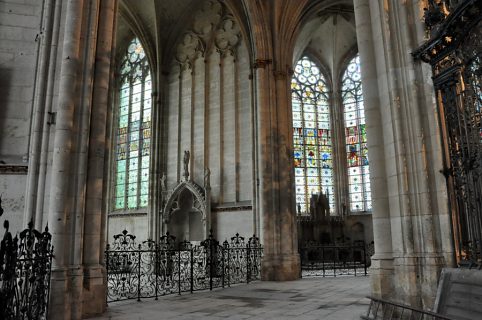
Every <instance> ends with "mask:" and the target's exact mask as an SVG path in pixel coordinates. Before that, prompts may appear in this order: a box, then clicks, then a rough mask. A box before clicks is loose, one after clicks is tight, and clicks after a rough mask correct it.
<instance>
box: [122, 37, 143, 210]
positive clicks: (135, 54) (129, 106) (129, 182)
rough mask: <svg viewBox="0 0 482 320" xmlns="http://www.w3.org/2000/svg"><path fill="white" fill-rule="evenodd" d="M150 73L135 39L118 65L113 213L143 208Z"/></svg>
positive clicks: (141, 49)
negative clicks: (118, 85)
mask: <svg viewBox="0 0 482 320" xmlns="http://www.w3.org/2000/svg"><path fill="white" fill-rule="evenodd" d="M151 90H152V83H151V73H150V71H149V63H148V61H147V57H146V54H145V52H144V49H143V47H142V45H141V43H140V41H139V39H137V38H135V39H134V40H132V41H131V43H130V44H129V46H128V47H127V51H126V54H125V56H124V57H123V59H122V63H121V65H120V91H119V106H118V109H117V120H116V134H115V143H116V147H115V159H116V161H115V181H114V188H115V190H114V194H115V196H114V209H115V210H132V209H137V208H143V207H147V203H148V195H149V157H150V142H151Z"/></svg>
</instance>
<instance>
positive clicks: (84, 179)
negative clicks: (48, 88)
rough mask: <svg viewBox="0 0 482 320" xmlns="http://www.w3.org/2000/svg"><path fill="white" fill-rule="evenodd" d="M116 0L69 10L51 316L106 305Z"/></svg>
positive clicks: (53, 211)
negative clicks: (105, 252)
mask: <svg viewBox="0 0 482 320" xmlns="http://www.w3.org/2000/svg"><path fill="white" fill-rule="evenodd" d="M116 4H117V0H97V1H91V2H87V1H84V0H71V1H68V2H66V9H65V11H64V12H65V13H64V14H65V19H63V21H65V22H64V23H65V25H64V26H63V27H62V30H63V37H61V38H60V39H62V41H63V43H62V45H61V51H60V52H61V53H60V55H61V58H60V59H61V69H60V76H59V80H58V92H59V98H58V105H56V106H55V107H56V109H55V110H56V112H57V116H56V123H55V126H53V127H52V130H55V131H54V143H53V157H52V167H51V173H50V177H51V183H50V201H49V216H48V223H49V227H50V230H51V233H52V242H53V245H54V254H55V257H54V260H53V268H52V279H51V293H50V307H49V317H50V318H51V319H81V318H82V317H84V316H88V315H92V314H99V313H102V312H103V311H104V310H105V299H104V297H105V292H106V281H105V270H104V266H103V260H104V255H103V250H104V229H105V205H104V199H105V198H104V195H105V185H104V183H105V171H104V164H105V150H106V137H107V131H106V128H107V127H106V126H107V115H108V105H109V94H108V92H109V86H110V79H111V71H112V69H111V62H112V60H111V57H112V54H111V53H112V49H113V35H114V33H113V30H114V21H115V9H116ZM59 46H60V45H59ZM91 70H94V72H90V71H91Z"/></svg>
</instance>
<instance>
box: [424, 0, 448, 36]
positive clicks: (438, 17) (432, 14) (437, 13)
mask: <svg viewBox="0 0 482 320" xmlns="http://www.w3.org/2000/svg"><path fill="white" fill-rule="evenodd" d="M424 11H425V13H424V14H423V17H424V22H425V26H426V27H427V29H428V30H432V29H433V28H434V27H435V26H436V25H438V24H440V23H441V22H442V21H443V20H444V19H445V14H444V13H443V11H442V8H441V3H436V2H435V0H428V8H424Z"/></svg>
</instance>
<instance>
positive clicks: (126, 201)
mask: <svg viewBox="0 0 482 320" xmlns="http://www.w3.org/2000/svg"><path fill="white" fill-rule="evenodd" d="M129 64H130V62H129ZM132 85H133V78H132V71H131V74H130V75H129V102H128V111H127V131H126V178H125V179H124V183H125V188H124V209H125V210H128V209H129V184H130V177H129V176H130V175H129V171H130V140H131V116H132V94H133V88H132Z"/></svg>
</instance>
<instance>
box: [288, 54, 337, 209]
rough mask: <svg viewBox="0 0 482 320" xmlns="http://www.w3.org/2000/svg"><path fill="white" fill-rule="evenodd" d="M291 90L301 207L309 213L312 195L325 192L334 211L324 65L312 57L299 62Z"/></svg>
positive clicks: (296, 172)
mask: <svg viewBox="0 0 482 320" xmlns="http://www.w3.org/2000/svg"><path fill="white" fill-rule="evenodd" d="M291 91H292V107H293V146H294V167H295V183H296V204H297V207H298V206H299V207H300V209H301V212H302V213H307V212H309V204H310V198H311V195H312V194H317V193H320V192H323V193H324V194H325V195H327V196H328V200H329V203H330V210H331V211H334V206H335V193H334V190H333V160H332V138H331V133H332V131H331V124H330V107H329V99H328V92H329V90H328V87H327V85H326V81H325V78H324V77H323V75H322V73H321V72H320V68H318V67H317V66H316V64H315V63H314V62H312V61H311V60H310V59H309V58H308V57H303V58H301V59H300V60H299V61H298V63H297V64H296V67H295V71H294V75H293V78H292V80H291Z"/></svg>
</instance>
